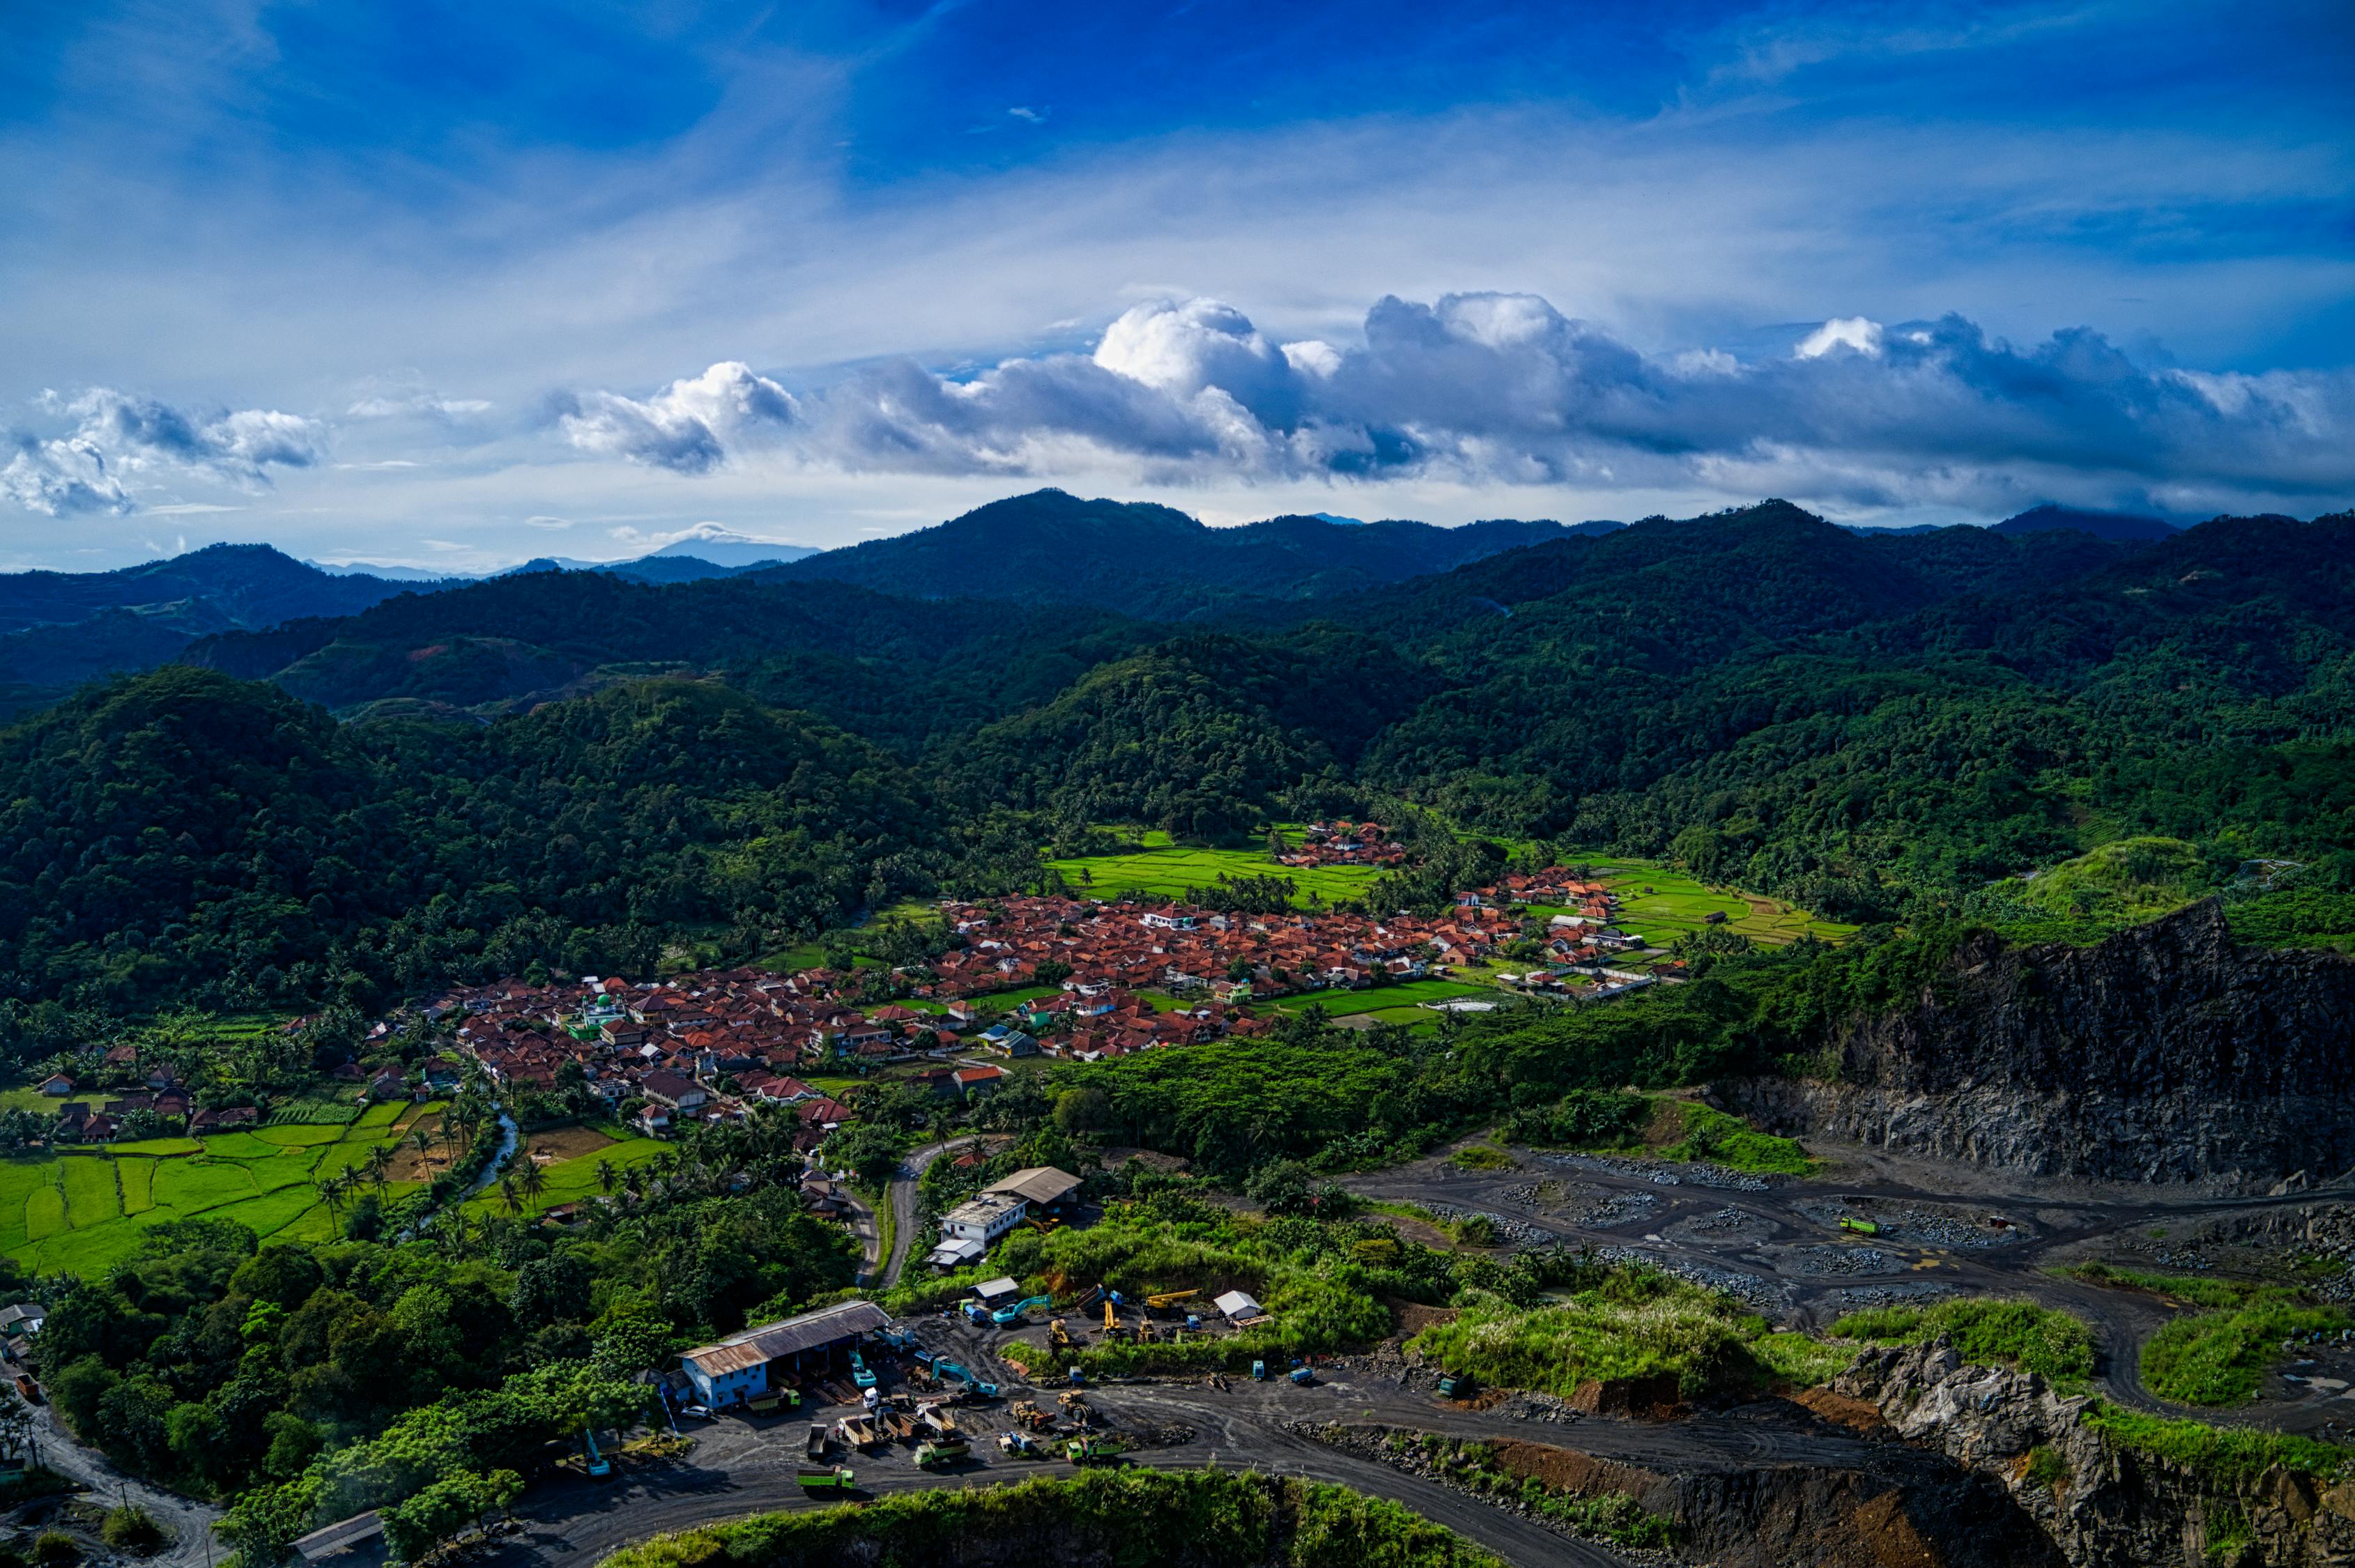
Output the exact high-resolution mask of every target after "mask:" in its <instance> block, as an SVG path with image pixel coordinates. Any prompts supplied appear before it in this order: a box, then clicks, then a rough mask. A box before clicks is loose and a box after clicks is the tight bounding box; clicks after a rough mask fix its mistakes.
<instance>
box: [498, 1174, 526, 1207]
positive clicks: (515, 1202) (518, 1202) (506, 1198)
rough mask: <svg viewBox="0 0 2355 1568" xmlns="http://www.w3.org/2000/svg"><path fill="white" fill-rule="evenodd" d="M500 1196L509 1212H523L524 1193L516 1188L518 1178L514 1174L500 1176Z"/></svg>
mask: <svg viewBox="0 0 2355 1568" xmlns="http://www.w3.org/2000/svg"><path fill="white" fill-rule="evenodd" d="M499 1198H500V1200H501V1201H503V1202H505V1203H506V1206H507V1212H508V1213H510V1214H520V1213H522V1212H523V1194H522V1193H520V1192H518V1191H517V1190H516V1179H515V1178H514V1177H513V1176H512V1175H509V1176H502V1177H500V1178H499Z"/></svg>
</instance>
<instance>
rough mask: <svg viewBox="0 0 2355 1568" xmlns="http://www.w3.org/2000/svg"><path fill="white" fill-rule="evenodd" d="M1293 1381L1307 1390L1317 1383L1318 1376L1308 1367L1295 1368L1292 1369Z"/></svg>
mask: <svg viewBox="0 0 2355 1568" xmlns="http://www.w3.org/2000/svg"><path fill="white" fill-rule="evenodd" d="M1292 1381H1294V1382H1296V1383H1298V1384H1299V1385H1300V1386H1301V1387H1302V1388H1306V1387H1307V1386H1308V1385H1309V1384H1310V1383H1313V1382H1315V1381H1316V1373H1315V1372H1314V1371H1310V1370H1309V1369H1308V1368H1306V1367H1295V1368H1293V1369H1292Z"/></svg>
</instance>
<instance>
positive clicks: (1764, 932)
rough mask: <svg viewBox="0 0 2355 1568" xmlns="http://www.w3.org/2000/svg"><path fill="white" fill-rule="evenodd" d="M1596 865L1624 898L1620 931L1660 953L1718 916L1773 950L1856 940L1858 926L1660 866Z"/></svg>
mask: <svg viewBox="0 0 2355 1568" xmlns="http://www.w3.org/2000/svg"><path fill="white" fill-rule="evenodd" d="M1593 866H1594V880H1597V881H1599V882H1601V883H1602V884H1603V885H1604V887H1606V888H1609V889H1610V890H1611V891H1613V892H1614V893H1616V894H1617V895H1618V896H1619V915H1618V925H1619V928H1620V929H1621V930H1622V931H1625V932H1630V933H1634V934H1635V935H1637V936H1640V937H1642V938H1644V939H1645V941H1646V942H1648V943H1650V944H1652V945H1653V946H1655V947H1666V946H1668V944H1670V943H1672V942H1674V941H1676V940H1677V938H1678V937H1680V936H1689V935H1691V934H1692V933H1694V932H1697V931H1700V930H1701V929H1703V928H1704V927H1705V926H1707V925H1709V924H1710V923H1711V922H1710V921H1709V920H1708V919H1707V918H1706V917H1707V916H1709V915H1710V914H1712V913H1715V914H1721V915H1723V916H1724V917H1725V919H1724V921H1723V922H1722V923H1723V924H1724V926H1725V927H1726V929H1728V930H1730V931H1736V932H1739V933H1742V935H1744V936H1746V937H1749V938H1750V939H1751V940H1752V941H1753V942H1763V943H1764V944H1767V945H1768V946H1771V947H1780V946H1782V945H1783V944H1785V943H1790V942H1796V941H1797V940H1798V939H1799V937H1800V936H1801V934H1802V933H1813V934H1815V935H1816V936H1817V937H1820V938H1821V939H1823V940H1824V941H1826V942H1840V941H1845V940H1846V939H1847V938H1849V937H1850V936H1853V935H1854V934H1856V929H1857V928H1856V927H1855V926H1852V925H1842V924H1840V923H1838V922H1837V921H1829V920H1818V919H1817V918H1816V917H1815V916H1813V915H1811V914H1809V913H1808V912H1806V911H1805V910H1803V909H1797V908H1795V907H1793V906H1792V905H1790V904H1788V903H1785V902H1784V901H1782V900H1780V899H1770V898H1767V897H1765V896H1764V895H1763V894H1760V893H1745V892H1741V891H1735V890H1732V889H1718V888H1711V887H1708V886H1706V885H1704V884H1703V883H1701V882H1700V881H1698V880H1695V879H1694V878H1692V877H1689V876H1687V875H1686V874H1685V873H1684V872H1682V871H1679V870H1678V869H1675V868H1674V867H1671V866H1663V865H1660V864H1658V863H1657V862H1656V861H1651V860H1635V859H1625V858H1624V857H1614V858H1612V859H1605V860H1597V861H1594V862H1593Z"/></svg>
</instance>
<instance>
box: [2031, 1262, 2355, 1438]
mask: <svg viewBox="0 0 2355 1568" xmlns="http://www.w3.org/2000/svg"><path fill="white" fill-rule="evenodd" d="M2062 1272H2064V1273H2066V1274H2068V1275H2072V1276H2073V1277H2074V1278H2077V1279H2082V1280H2084V1281H2085V1282H2087V1283H2088V1284H2091V1285H2110V1286H2113V1287H2115V1288H2118V1289H2124V1290H2139V1291H2145V1292H2147V1293H2148V1294H2150V1295H2152V1296H2158V1297H2160V1298H2161V1299H2163V1300H2168V1301H2170V1302H2174V1303H2180V1304H2184V1305H2188V1306H2190V1307H2200V1308H2201V1309H2202V1310H2200V1311H2198V1312H2195V1313H2192V1314H2191V1315H2190V1316H2188V1317H2178V1318H2176V1319H2175V1320H2174V1321H2173V1322H2171V1323H2169V1324H2168V1325H2166V1326H2165V1327H2164V1328H2160V1329H2159V1331H2158V1333H2156V1334H2153V1335H2152V1336H2151V1337H2150V1338H2149V1339H2147V1340H2145V1341H2144V1342H2143V1347H2142V1358H2141V1361H2140V1366H2141V1369H2142V1381H2143V1383H2144V1385H2145V1386H2146V1387H2147V1388H2148V1389H2149V1390H2150V1392H2153V1393H2155V1394H2157V1395H2158V1397H2159V1398H2161V1399H2166V1400H2172V1401H2174V1402H2175V1403H2178V1404H2207V1405H2220V1404H2239V1403H2243V1402H2244V1401H2247V1400H2251V1399H2254V1398H2255V1397H2256V1395H2257V1391H2258V1389H2259V1387H2260V1386H2261V1384H2262V1382H2263V1380H2264V1373H2265V1370H2266V1369H2267V1368H2269V1367H2272V1366H2274V1365H2275V1364H2277V1363H2278V1362H2280V1361H2281V1360H2283V1355H2282V1350H2281V1343H2282V1341H2283V1340H2285V1339H2296V1338H2298V1337H2301V1336H2304V1335H2307V1334H2311V1333H2325V1334H2336V1333H2337V1332H2338V1331H2339V1330H2340V1329H2341V1328H2347V1327H2349V1326H2350V1323H2355V1318H2350V1317H2349V1315H2348V1314H2347V1312H2346V1311H2345V1309H2343V1308H2341V1307H2320V1306H2315V1305H2313V1304H2311V1303H2309V1302H2307V1300H2306V1299H2305V1297H2304V1296H2302V1295H2301V1294H2300V1293H2299V1292H2298V1291H2297V1290H2296V1289H2294V1288H2292V1287H2290V1286H2288V1285H2271V1284H2266V1283H2264V1282H2262V1281H2256V1280H2240V1279H2218V1278H2214V1277H2210V1276H2202V1275H2169V1274H2151V1273H2147V1272H2144V1271H2142V1270H2137V1269H2121V1268H2114V1267H2111V1266H2110V1265H2108V1264H2079V1265H2078V1266H2076V1267H2074V1268H2071V1269H2067V1270H2064V1271H2062Z"/></svg>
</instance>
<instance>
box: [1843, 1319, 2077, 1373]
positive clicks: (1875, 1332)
mask: <svg viewBox="0 0 2355 1568" xmlns="http://www.w3.org/2000/svg"><path fill="white" fill-rule="evenodd" d="M1831 1334H1832V1336H1833V1338H1835V1339H1862V1340H1866V1341H1868V1342H1870V1343H1872V1344H1876V1345H1914V1344H1921V1343H1923V1342H1925V1341H1927V1340H1931V1339H1936V1338H1938V1337H1939V1336H1940V1335H1942V1334H1943V1335H1945V1337H1946V1338H1947V1339H1950V1340H1951V1341H1953V1343H1954V1347H1955V1353H1956V1354H1958V1355H1960V1356H1961V1357H1962V1358H1963V1360H1965V1361H1966V1362H1970V1363H1972V1364H1974V1365H1977V1366H1992V1367H2012V1368H2016V1369H2018V1370H2019V1371H2023V1372H2035V1373H2037V1374H2038V1375H2040V1376H2041V1377H2042V1378H2043V1379H2044V1381H2046V1382H2049V1383H2051V1385H2052V1386H2053V1387H2055V1388H2057V1389H2059V1390H2061V1391H2062V1392H2064V1393H2073V1392H2083V1390H2084V1388H2085V1387H2086V1385H2087V1383H2088V1382H2089V1381H2090V1380H2091V1379H2092V1378H2093V1375H2094V1339H2093V1334H2092V1331H2091V1330H2089V1329H2088V1328H2086V1327H2085V1325H2084V1324H2083V1322H2082V1321H2080V1320H2079V1319H2077V1318H2076V1317H2072V1316H2070V1315H2069V1314H2068V1313H2066V1312H2062V1311H2059V1310H2056V1309H2055V1308H2052V1307H2039V1306H2037V1305H2036V1304H2035V1303H2034V1302H2030V1301H1997V1300H1988V1299H1985V1298H1980V1297H1969V1298H1964V1299H1959V1300H1949V1301H1941V1302H1939V1303H1937V1304H1935V1305H1934V1306H1930V1307H1913V1306H1905V1307H1870V1308H1867V1309H1866V1310H1864V1311H1862V1312H1851V1313H1849V1315H1848V1316H1847V1317H1842V1318H1840V1319H1839V1320H1838V1322H1836V1323H1834V1324H1833V1325H1832V1326H1831Z"/></svg>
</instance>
